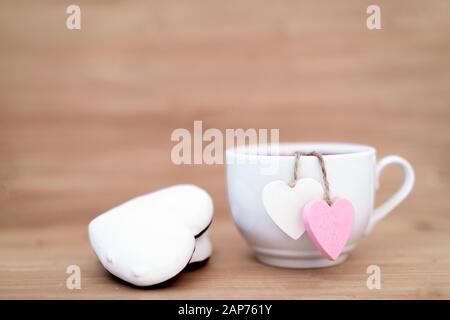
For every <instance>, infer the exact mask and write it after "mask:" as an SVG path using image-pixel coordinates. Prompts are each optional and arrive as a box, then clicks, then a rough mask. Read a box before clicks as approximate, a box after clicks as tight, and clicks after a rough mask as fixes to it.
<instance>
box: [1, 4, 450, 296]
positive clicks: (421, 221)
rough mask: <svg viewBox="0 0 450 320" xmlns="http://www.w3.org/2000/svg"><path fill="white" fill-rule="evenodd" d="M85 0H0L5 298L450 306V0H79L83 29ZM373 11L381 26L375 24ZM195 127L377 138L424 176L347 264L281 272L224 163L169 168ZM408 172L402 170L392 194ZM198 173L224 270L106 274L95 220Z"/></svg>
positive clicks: (385, 184)
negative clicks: (376, 271) (77, 22)
mask: <svg viewBox="0 0 450 320" xmlns="http://www.w3.org/2000/svg"><path fill="white" fill-rule="evenodd" d="M69 4H72V2H68V1H57V2H55V1H8V2H7V1H1V2H0V6H1V7H0V8H1V10H0V257H1V258H0V297H2V298H5V297H10V298H20V297H22V298H33V297H45V298H49V297H50V298H51V297H53V298H55V297H56V298H58V297H65V298H70V297H77V298H92V297H96V298H101V297H109V298H116V297H120V298H127V297H144V298H230V297H231V298H261V297H263V298H304V297H309V298H314V297H316V298H317V297H318V298H320V297H325V298H326V297H329V298H349V297H353V298H415V297H422V298H423V297H425V298H428V297H434V298H436V297H437V298H442V297H444V298H450V220H449V218H450V197H449V195H450V179H449V178H450V169H449V158H450V157H449V156H450V151H449V150H450V129H449V120H450V89H449V84H450V40H449V39H450V19H449V13H450V2H448V1H426V2H425V1H395V2H393V1H376V2H373V1H356V0H355V1H344V2H342V1H339V2H336V1H294V0H290V1H288V0H286V1H256V0H250V1H238V0H231V1H208V0H201V1H194V2H193V1H163V0H160V1H150V0H149V1H102V2H95V1H85V0H83V1H81V0H80V1H76V4H78V5H79V6H80V7H81V10H82V13H81V15H82V30H81V31H69V30H67V29H66V26H65V20H66V18H67V14H66V12H65V11H66V7H67V6H68V5H69ZM369 4H378V5H380V7H381V10H382V11H381V13H382V15H381V17H382V28H383V29H382V30H375V31H370V30H368V29H367V28H366V18H367V14H366V8H367V6H368V5H369ZM194 120H202V121H203V124H204V126H205V127H206V128H219V129H225V128H269V129H270V128H279V129H280V138H281V141H309V140H314V141H320V140H327V141H348V142H357V143H363V144H370V145H374V146H376V147H377V149H378V153H379V155H380V156H382V155H386V154H391V153H395V154H400V155H402V156H404V157H406V158H407V159H409V160H410V161H411V162H412V163H413V165H414V167H415V169H416V174H417V185H416V187H415V189H414V190H413V193H412V195H411V196H410V198H409V199H408V200H407V201H406V202H405V203H403V204H402V205H401V206H400V207H399V208H398V209H397V210H396V212H395V214H393V215H392V216H391V217H389V218H388V219H387V220H386V221H383V222H382V223H381V224H380V225H379V226H378V228H377V229H376V230H375V232H374V234H373V235H372V236H371V237H369V238H367V239H365V240H364V241H363V242H362V244H361V246H360V247H358V249H357V250H356V252H355V254H354V256H353V257H352V258H351V259H350V260H349V261H348V262H347V263H346V264H344V265H342V266H339V267H336V268H332V269H324V270H315V271H314V270H308V271H297V270H279V269H274V268H269V267H265V266H262V265H260V264H258V263H256V262H255V261H254V260H253V259H252V258H251V255H250V252H249V251H248V249H247V247H246V246H245V244H244V241H243V240H242V238H240V236H239V235H238V233H237V231H236V230H235V229H234V228H233V226H232V222H231V218H230V216H229V208H228V204H227V198H226V190H225V179H224V167H223V166H219V165H216V166H176V165H174V164H173V163H172V162H171V160H170V151H171V148H172V146H173V145H174V144H173V143H172V142H171V141H170V134H171V133H172V131H173V130H174V129H176V128H187V129H190V130H192V126H193V121H194ZM400 181H401V175H400V174H399V172H398V170H396V169H388V170H387V172H386V174H385V175H384V176H383V179H382V190H381V192H380V195H379V196H380V199H384V198H386V197H387V196H388V195H389V194H391V193H392V192H393V191H394V190H395V189H396V188H397V186H398V185H399V183H400ZM182 182H190V183H195V184H198V185H200V186H202V187H203V188H205V189H206V190H208V191H209V192H210V193H211V195H212V196H213V198H214V201H215V205H216V217H217V218H216V221H215V224H214V226H213V240H215V241H214V242H215V245H216V254H215V255H214V256H213V259H212V260H211V262H210V263H209V265H207V266H206V267H205V268H204V269H201V270H198V271H195V272H194V273H189V274H186V275H182V276H181V277H180V279H178V280H177V281H176V282H175V283H173V284H172V285H171V286H170V287H169V288H165V289H158V290H149V291H142V290H136V289H133V288H128V287H127V286H125V285H123V284H118V283H117V282H115V281H114V280H113V279H110V278H108V276H107V275H106V273H105V272H104V271H103V270H102V269H101V267H100V266H99V264H98V263H97V261H96V258H95V256H94V255H93V253H92V252H91V251H90V248H89V244H88V241H87V232H86V226H87V223H88V222H89V221H90V219H92V218H93V217H95V216H96V215H97V214H99V213H101V212H103V211H105V210H106V209H108V208H110V207H112V206H114V205H116V204H118V203H120V202H122V201H125V200H126V199H129V198H130V197H133V196H135V195H138V194H142V193H146V192H149V191H151V190H154V189H158V188H160V187H163V186H168V185H172V184H176V183H182ZM224 240H226V241H224ZM69 264H79V265H80V266H81V267H82V270H84V271H83V272H84V273H83V274H84V278H83V279H84V280H83V281H84V282H83V289H82V290H80V291H76V292H73V291H69V290H67V289H65V277H66V275H65V273H64V272H65V267H66V266H67V265H69ZM370 264H378V265H380V266H381V267H382V270H384V275H385V277H384V278H383V279H384V280H383V281H384V282H383V289H382V290H380V291H379V292H372V291H369V290H368V289H367V288H366V287H365V279H366V277H367V275H366V274H365V269H366V267H367V266H368V265H370ZM318 284H319V285H318ZM119 288H120V290H119ZM262 288H263V289H264V290H261V289H262Z"/></svg>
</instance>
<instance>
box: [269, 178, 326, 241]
mask: <svg viewBox="0 0 450 320" xmlns="http://www.w3.org/2000/svg"><path fill="white" fill-rule="evenodd" d="M322 198H323V188H322V186H321V185H320V183H319V182H317V181H316V180H314V179H311V178H303V179H300V180H298V181H297V183H296V184H295V186H294V187H290V186H289V185H288V184H287V183H286V182H284V181H281V180H277V181H273V182H270V183H268V184H267V185H266V186H265V187H264V189H263V192H262V201H263V204H264V208H265V209H266V211H267V213H268V214H269V216H270V217H271V218H272V220H273V222H275V224H276V225H277V226H278V227H279V228H280V229H281V230H283V232H284V233H286V234H287V235H288V236H289V237H291V238H292V239H295V240H297V239H298V238H300V237H301V236H302V234H303V233H304V232H305V227H304V226H303V219H302V209H303V207H304V206H305V204H307V203H308V202H310V201H312V200H318V199H322Z"/></svg>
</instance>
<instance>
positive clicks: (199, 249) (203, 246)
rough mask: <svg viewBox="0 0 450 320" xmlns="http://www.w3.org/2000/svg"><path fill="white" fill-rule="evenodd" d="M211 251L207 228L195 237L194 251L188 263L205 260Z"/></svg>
mask: <svg viewBox="0 0 450 320" xmlns="http://www.w3.org/2000/svg"><path fill="white" fill-rule="evenodd" d="M212 251H213V247H212V242H211V240H210V239H209V231H208V230H207V231H206V232H205V233H203V234H202V235H201V236H200V237H198V238H197V239H195V251H194V254H193V255H192V258H191V261H189V263H195V262H202V261H205V260H206V259H208V258H209V257H211V254H212Z"/></svg>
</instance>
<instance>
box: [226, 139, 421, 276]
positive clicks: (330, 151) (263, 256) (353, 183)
mask: <svg viewBox="0 0 450 320" xmlns="http://www.w3.org/2000/svg"><path fill="white" fill-rule="evenodd" d="M260 150H261V148H260V147H258V146H250V147H249V146H247V147H238V148H234V149H228V150H227V151H226V159H227V184H228V196H229V202H230V207H231V212H232V215H233V219H234V222H235V224H236V225H237V227H238V229H239V231H240V232H241V234H242V235H243V236H244V238H245V239H246V241H247V242H248V244H249V245H250V247H251V248H252V249H253V250H254V252H255V254H256V257H257V259H258V260H259V261H261V262H263V263H265V264H268V265H272V266H278V267H286V268H320V267H327V266H332V265H336V264H339V263H341V262H343V261H344V260H345V259H346V258H347V257H348V254H349V252H350V251H351V250H352V249H353V248H355V246H356V243H357V241H358V240H359V239H360V238H361V237H362V236H363V235H365V234H367V233H368V232H370V231H371V230H372V228H373V227H374V226H375V225H376V224H377V222H379V221H380V220H381V219H382V218H383V217H385V216H386V215H387V214H388V213H389V212H391V211H392V209H394V208H395V207H396V206H397V205H398V204H400V202H402V200H404V199H405V198H406V196H407V195H408V194H409V193H410V191H411V189H412V187H413V185H414V171H413V169H412V167H411V165H410V163H409V162H408V161H406V160H405V159H403V158H401V157H399V156H387V157H384V158H383V159H381V160H380V161H378V162H377V161H376V150H375V148H373V147H369V146H364V145H356V144H343V143H286V144H280V145H279V146H278V150H277V152H276V153H275V154H274V153H261V152H260ZM296 151H299V152H301V153H305V154H306V153H309V152H312V151H317V152H320V153H322V154H324V155H323V159H324V162H325V167H326V170H327V174H328V181H329V185H330V195H331V198H332V199H333V198H335V197H340V198H345V199H348V200H350V201H351V202H352V204H353V206H354V208H355V221H354V225H353V229H352V233H351V235H350V238H349V240H348V242H347V244H346V246H345V248H344V250H343V251H342V253H341V255H340V257H339V258H338V259H337V260H336V261H331V260H328V259H326V258H325V257H323V256H322V254H321V253H320V252H319V251H318V250H317V249H316V248H315V246H314V245H313V243H312V242H311V241H310V240H309V238H308V235H307V234H306V232H305V233H304V234H303V235H302V236H301V237H300V238H299V239H298V240H294V239H292V238H290V237H289V236H287V235H286V234H285V233H284V232H283V231H282V230H281V229H280V228H279V227H278V226H277V225H276V224H275V223H274V222H273V221H272V219H271V218H270V216H269V215H268V214H267V212H266V210H265V209H264V206H263V202H262V191H263V188H264V187H265V185H266V184H268V183H269V182H272V181H274V180H283V181H285V182H286V183H288V182H289V181H291V180H292V178H293V170H294V161H295V156H294V152H296ZM390 164H396V165H399V166H400V167H401V168H402V169H403V172H404V181H403V184H402V186H401V187H400V189H399V190H398V191H397V192H396V193H395V194H394V195H393V196H392V197H391V198H390V199H388V200H387V201H386V202H384V203H383V204H381V205H380V206H379V207H378V208H375V209H374V202H375V191H376V189H377V188H378V178H379V176H380V173H381V171H382V170H383V168H385V167H386V166H387V165H390ZM267 166H272V168H275V170H272V172H271V173H267V170H266V171H265V170H264V168H267ZM298 170H299V171H298V173H299V178H300V179H301V178H313V179H316V180H317V181H319V182H320V183H322V184H323V179H322V173H321V169H320V166H319V162H318V159H317V158H316V157H314V156H301V157H300V160H299V169H298Z"/></svg>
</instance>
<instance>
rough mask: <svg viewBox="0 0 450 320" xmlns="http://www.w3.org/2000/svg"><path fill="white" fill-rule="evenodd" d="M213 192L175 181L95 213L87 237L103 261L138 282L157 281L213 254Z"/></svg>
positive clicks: (143, 283) (118, 275)
mask: <svg viewBox="0 0 450 320" xmlns="http://www.w3.org/2000/svg"><path fill="white" fill-rule="evenodd" d="M212 217H213V202H212V199H211V197H210V196H209V194H208V193H207V192H206V191H205V190H203V189H201V188H199V187H197V186H194V185H176V186H172V187H169V188H165V189H162V190H159V191H156V192H152V193H149V194H146V195H143V196H139V197H137V198H134V199H131V200H129V201H127V202H125V203H123V204H121V205H119V206H117V207H115V208H113V209H111V210H109V211H107V212H105V213H103V214H102V215H100V216H98V217H96V218H95V219H94V220H92V221H91V223H90V224H89V239H90V242H91V245H92V248H93V249H94V251H95V253H96V254H97V257H98V258H99V260H100V262H101V263H102V265H103V266H104V267H105V268H106V269H107V270H108V271H109V272H111V273H112V274H114V275H115V276H117V277H119V278H121V279H122V280H125V281H127V282H129V283H132V284H134V285H137V286H150V285H155V284H158V283H161V282H164V281H166V280H169V279H170V278H173V277H174V276H176V275H177V274H178V273H180V272H181V271H182V270H183V269H184V268H185V267H186V266H187V265H188V264H189V263H199V262H202V261H205V260H207V259H208V258H209V257H210V256H211V253H212V244H211V241H210V239H209V234H208V230H207V229H208V227H209V226H210V224H211V221H212Z"/></svg>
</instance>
